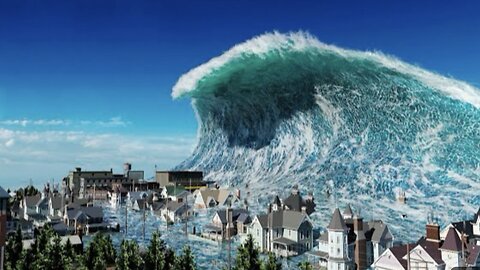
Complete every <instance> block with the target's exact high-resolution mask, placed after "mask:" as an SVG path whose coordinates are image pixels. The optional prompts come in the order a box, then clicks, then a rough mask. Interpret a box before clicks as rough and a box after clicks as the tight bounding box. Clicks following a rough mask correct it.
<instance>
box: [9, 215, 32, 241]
mask: <svg viewBox="0 0 480 270" xmlns="http://www.w3.org/2000/svg"><path fill="white" fill-rule="evenodd" d="M17 229H20V231H21V232H22V237H23V239H30V238H33V222H32V221H29V220H25V219H23V218H13V219H11V220H9V221H7V235H14V234H15V233H16V231H17Z"/></svg>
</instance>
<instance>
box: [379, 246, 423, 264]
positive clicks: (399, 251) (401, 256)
mask: <svg viewBox="0 0 480 270" xmlns="http://www.w3.org/2000/svg"><path fill="white" fill-rule="evenodd" d="M415 246H416V244H409V245H401V246H394V247H391V248H388V249H387V250H386V251H384V252H383V253H382V254H381V255H380V256H379V257H378V258H377V260H375V262H374V263H373V264H372V267H371V268H372V269H375V270H381V269H399V270H400V269H405V270H406V269H407V260H406V259H405V257H406V255H407V253H408V251H409V250H411V249H413V248H415Z"/></svg>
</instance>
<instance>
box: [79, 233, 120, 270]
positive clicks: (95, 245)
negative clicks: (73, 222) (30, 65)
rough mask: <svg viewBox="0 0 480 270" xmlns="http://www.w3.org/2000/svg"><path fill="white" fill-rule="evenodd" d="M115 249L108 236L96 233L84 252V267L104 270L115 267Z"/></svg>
mask: <svg viewBox="0 0 480 270" xmlns="http://www.w3.org/2000/svg"><path fill="white" fill-rule="evenodd" d="M115 257H116V254H115V248H114V247H113V243H112V239H111V238H110V236H109V235H105V234H102V233H97V234H96V235H95V236H94V237H93V239H92V242H90V245H89V246H88V248H87V250H86V251H85V259H84V261H85V267H87V268H88V269H102V267H103V269H105V268H106V267H107V266H113V265H115Z"/></svg>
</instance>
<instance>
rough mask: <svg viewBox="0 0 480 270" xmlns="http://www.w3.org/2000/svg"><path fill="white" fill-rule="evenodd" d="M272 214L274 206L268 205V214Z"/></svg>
mask: <svg viewBox="0 0 480 270" xmlns="http://www.w3.org/2000/svg"><path fill="white" fill-rule="evenodd" d="M271 212H272V204H271V203H270V204H268V213H269V214H270V213H271Z"/></svg>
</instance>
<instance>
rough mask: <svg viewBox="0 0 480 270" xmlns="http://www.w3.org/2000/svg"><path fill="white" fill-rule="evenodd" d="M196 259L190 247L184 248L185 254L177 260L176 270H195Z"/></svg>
mask: <svg viewBox="0 0 480 270" xmlns="http://www.w3.org/2000/svg"><path fill="white" fill-rule="evenodd" d="M195 268H196V266H195V258H194V257H193V255H192V250H191V249H190V246H185V247H184V248H183V253H182V254H181V255H180V256H178V257H177V258H176V263H175V270H195Z"/></svg>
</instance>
